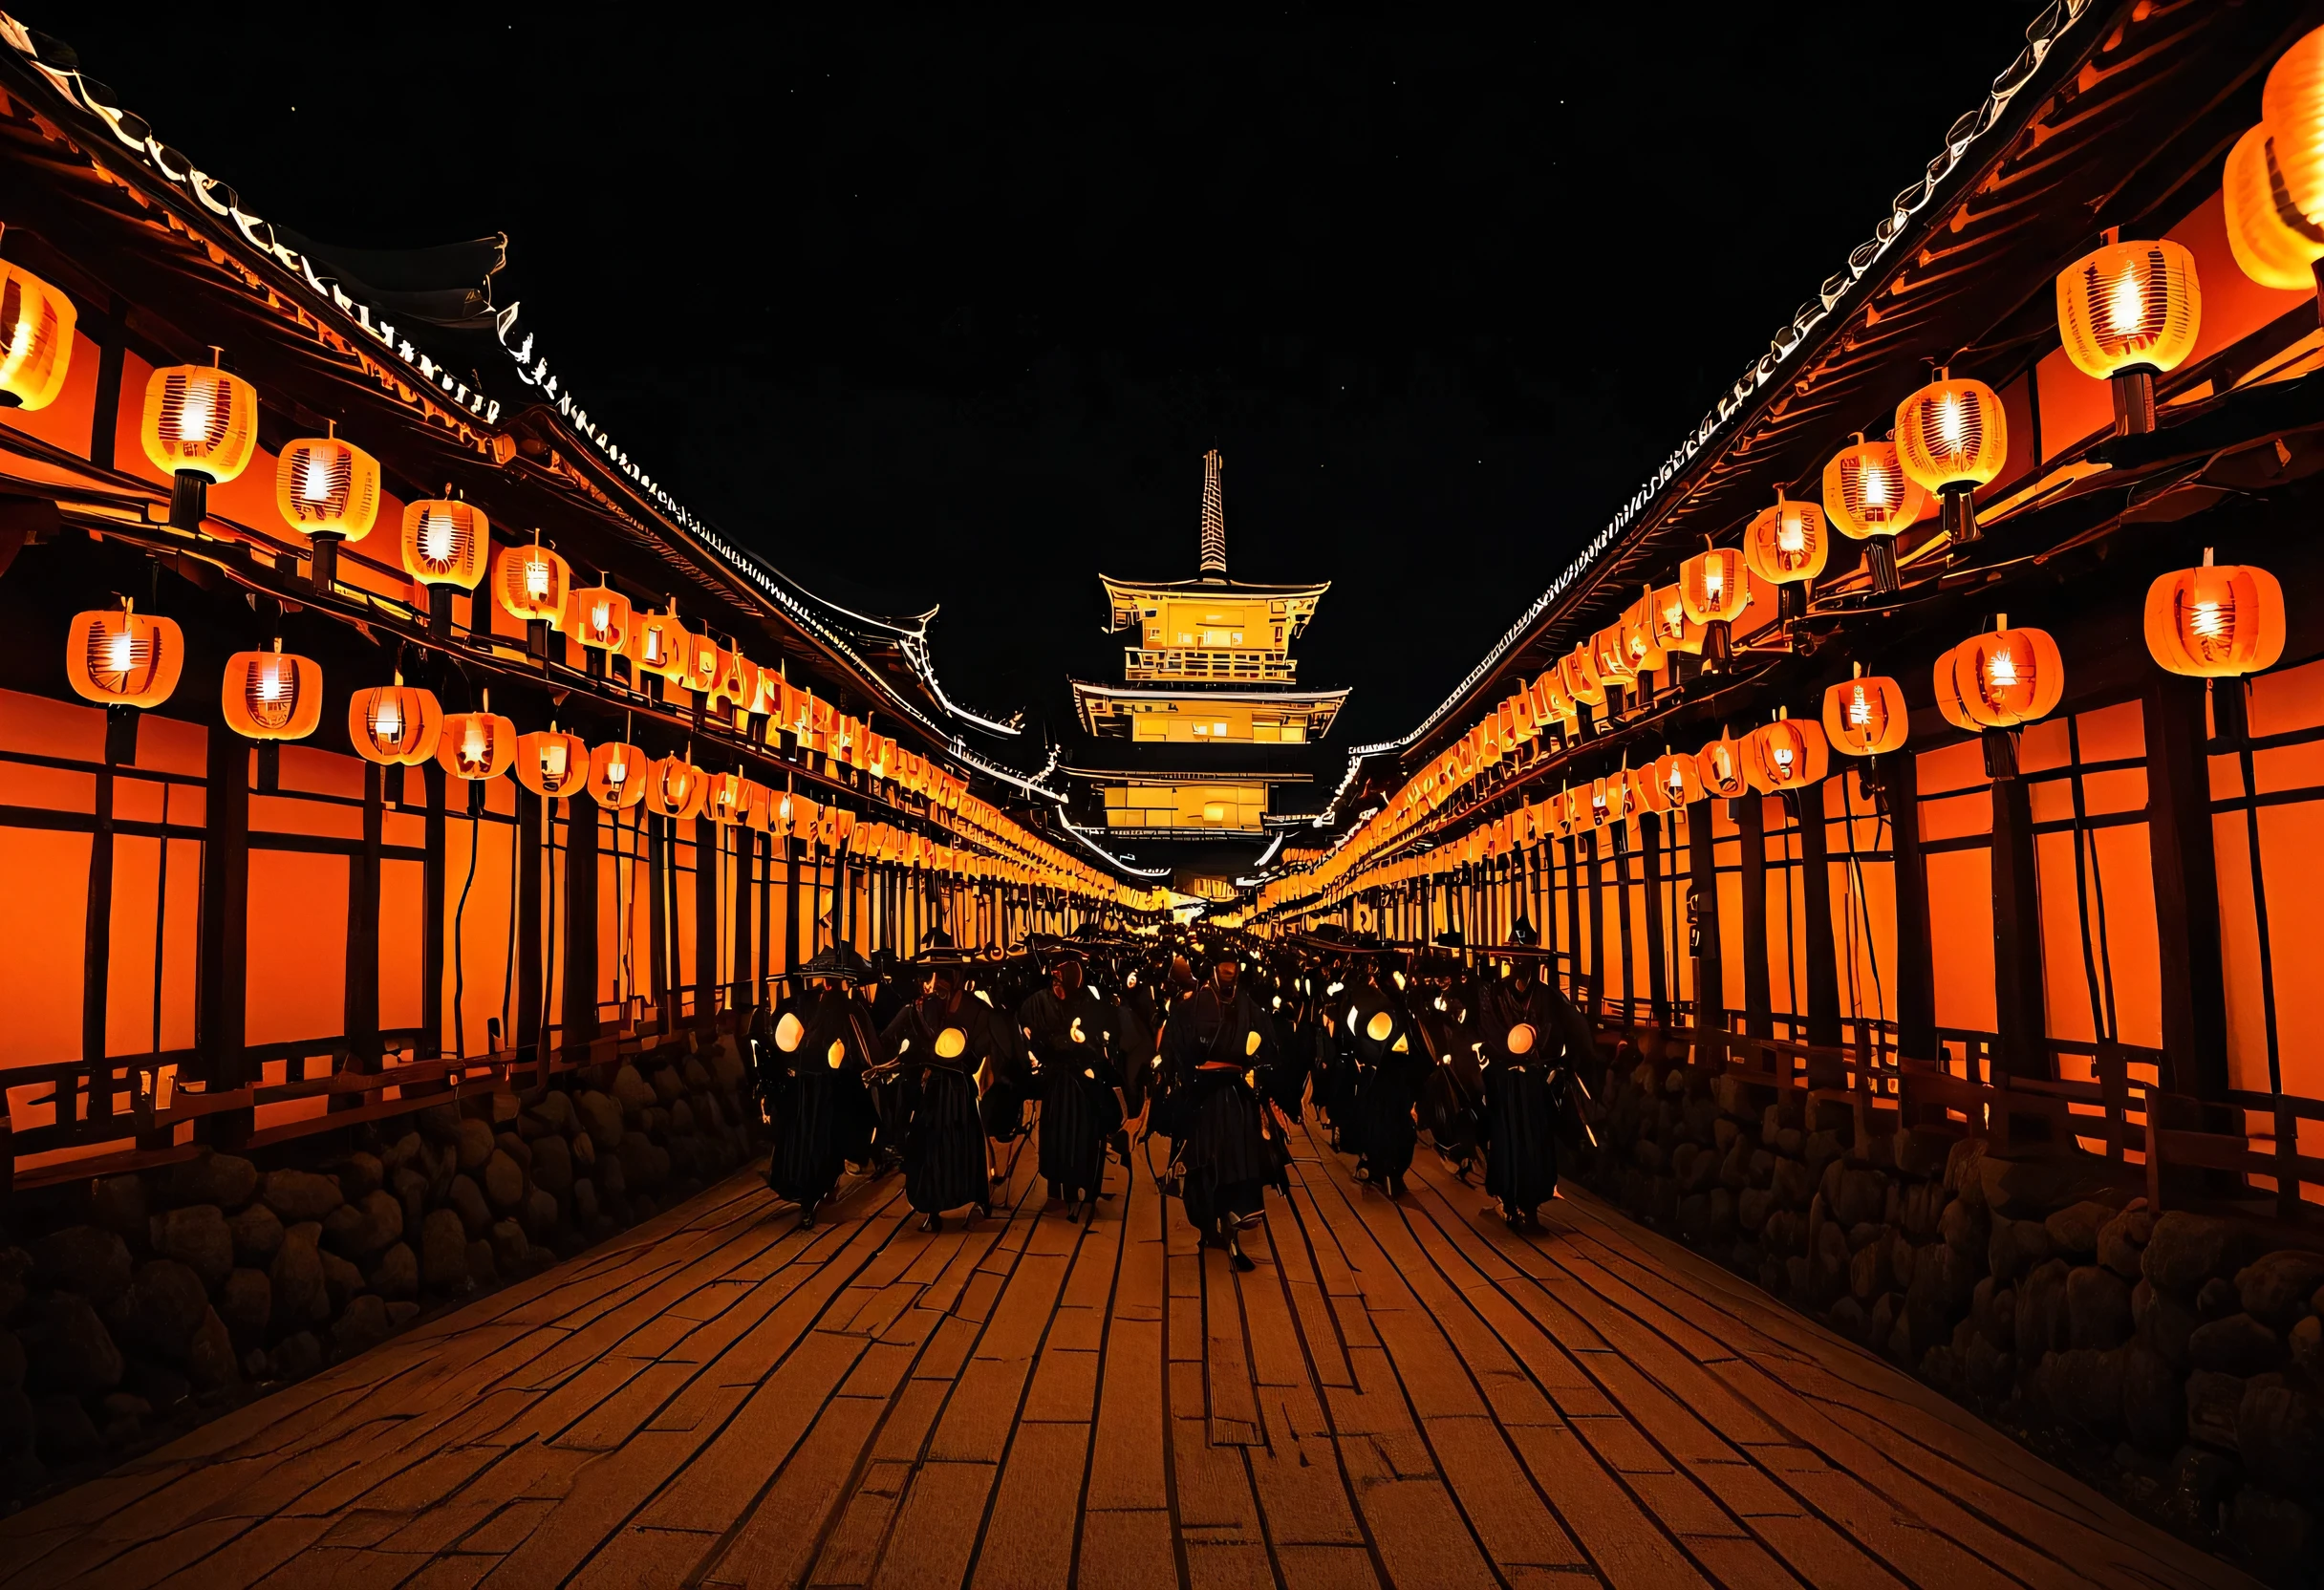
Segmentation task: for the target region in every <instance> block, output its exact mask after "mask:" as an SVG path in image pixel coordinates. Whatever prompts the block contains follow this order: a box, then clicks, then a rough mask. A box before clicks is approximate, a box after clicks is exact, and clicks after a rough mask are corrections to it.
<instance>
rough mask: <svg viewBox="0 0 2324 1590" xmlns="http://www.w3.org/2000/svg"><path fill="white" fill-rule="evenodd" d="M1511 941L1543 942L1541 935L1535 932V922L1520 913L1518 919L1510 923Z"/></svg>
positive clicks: (1519, 942)
mask: <svg viewBox="0 0 2324 1590" xmlns="http://www.w3.org/2000/svg"><path fill="white" fill-rule="evenodd" d="M1509 942H1510V943H1512V944H1539V943H1540V942H1541V935H1539V934H1538V933H1536V932H1534V931H1533V924H1532V923H1531V922H1528V921H1527V920H1525V918H1524V916H1523V915H1521V914H1520V915H1519V916H1518V917H1517V920H1516V921H1514V922H1512V923H1510V924H1509Z"/></svg>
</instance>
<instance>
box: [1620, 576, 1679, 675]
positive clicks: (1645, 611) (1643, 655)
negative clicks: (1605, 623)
mask: <svg viewBox="0 0 2324 1590" xmlns="http://www.w3.org/2000/svg"><path fill="white" fill-rule="evenodd" d="M1622 650H1623V655H1624V656H1625V658H1626V659H1627V660H1628V662H1629V664H1630V672H1631V673H1632V674H1634V675H1636V676H1637V677H1638V678H1639V679H1640V680H1641V681H1644V680H1645V679H1646V676H1647V675H1649V674H1651V673H1653V672H1655V671H1656V670H1657V669H1660V668H1664V667H1667V666H1668V664H1669V660H1670V659H1669V658H1668V656H1667V655H1664V652H1663V646H1662V637H1661V634H1660V633H1659V631H1658V629H1657V627H1656V617H1655V609H1654V590H1653V588H1652V587H1651V586H1648V587H1646V588H1645V589H1643V590H1642V591H1640V592H1639V595H1638V600H1637V601H1635V602H1632V603H1631V604H1630V605H1629V606H1628V607H1627V608H1625V609H1624V610H1623V614H1622ZM1640 694H1641V695H1642V696H1643V695H1644V694H1645V687H1644V684H1643V682H1642V684H1641V687H1640Z"/></svg>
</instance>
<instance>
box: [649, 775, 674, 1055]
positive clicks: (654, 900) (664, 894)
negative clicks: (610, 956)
mask: <svg viewBox="0 0 2324 1590" xmlns="http://www.w3.org/2000/svg"><path fill="white" fill-rule="evenodd" d="M669 821H670V819H668V818H666V817H655V816H651V815H649V816H648V817H647V818H646V820H645V830H646V877H647V879H648V887H649V888H650V889H651V890H652V891H653V894H652V897H651V899H650V900H649V901H648V902H647V905H646V932H647V935H649V936H650V937H651V938H652V939H653V944H652V947H651V948H650V949H649V950H648V952H647V966H646V976H647V978H648V979H649V986H651V987H652V989H653V991H654V1008H655V1009H656V1011H657V1012H659V1013H660V1021H661V1030H662V1031H663V1032H665V1033H667V1032H670V1031H671V1030H673V1029H674V1028H675V1027H676V1025H677V1022H676V1021H675V1020H674V1017H675V1015H676V1012H674V1011H673V1010H672V1009H671V1007H670V920H671V911H670V893H669V891H670V847H669V845H668V844H667V843H666V842H665V840H664V838H663V835H662V829H663V827H664V826H665V825H667V824H668V823H669Z"/></svg>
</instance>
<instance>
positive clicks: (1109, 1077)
mask: <svg viewBox="0 0 2324 1590" xmlns="http://www.w3.org/2000/svg"><path fill="white" fill-rule="evenodd" d="M1017 1021H1018V1026H1019V1028H1020V1030H1021V1031H1022V1032H1023V1034H1024V1037H1025V1043H1026V1046H1027V1047H1028V1048H1029V1049H1030V1050H1031V1051H1032V1055H1033V1062H1034V1065H1035V1067H1036V1070H1035V1075H1034V1085H1035V1086H1036V1088H1037V1089H1038V1092H1039V1097H1040V1099H1041V1173H1042V1174H1043V1175H1044V1176H1045V1177H1046V1178H1048V1183H1049V1196H1050V1197H1051V1198H1054V1199H1059V1200H1062V1201H1063V1202H1064V1203H1065V1206H1066V1214H1067V1216H1068V1217H1072V1216H1074V1215H1076V1214H1079V1212H1080V1206H1081V1205H1082V1204H1083V1203H1085V1202H1086V1203H1087V1204H1088V1205H1089V1208H1090V1210H1091V1213H1092V1214H1093V1215H1094V1214H1095V1211H1096V1207H1097V1194H1098V1192H1099V1190H1100V1189H1101V1188H1102V1187H1103V1186H1104V1185H1105V1180H1106V1143H1107V1140H1108V1138H1110V1137H1111V1136H1112V1135H1113V1134H1114V1132H1115V1131H1116V1130H1118V1129H1119V1128H1120V1127H1121V1124H1122V1107H1121V1099H1120V1095H1119V1094H1118V1093H1117V1092H1116V1091H1115V1089H1114V1081H1113V1079H1114V1064H1113V1057H1112V1056H1111V1054H1110V1053H1109V1052H1108V1050H1109V1048H1110V1045H1111V1043H1112V1036H1113V1035H1112V1032H1111V1030H1110V1029H1109V1028H1108V1026H1107V1025H1106V1022H1107V1021H1108V1013H1107V1010H1106V1003H1105V1001H1104V1000H1103V999H1099V998H1098V997H1097V995H1096V994H1095V993H1093V992H1092V991H1091V990H1090V989H1089V988H1087V986H1085V985H1084V982H1083V970H1082V962H1081V959H1080V957H1079V956H1072V955H1063V956H1059V957H1058V958H1057V960H1056V961H1055V963H1054V964H1053V965H1052V966H1051V967H1050V971H1049V984H1048V986H1047V987H1045V988H1042V989H1038V990H1036V991H1035V992H1034V993H1033V994H1032V995H1031V997H1029V998H1028V999H1026V1000H1025V1001H1024V1003H1023V1005H1022V1006H1021V1007H1020V1008H1019V1010H1018V1013H1017Z"/></svg>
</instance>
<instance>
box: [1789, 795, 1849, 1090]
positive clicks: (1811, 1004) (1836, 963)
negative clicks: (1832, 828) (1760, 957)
mask: <svg viewBox="0 0 2324 1590" xmlns="http://www.w3.org/2000/svg"><path fill="white" fill-rule="evenodd" d="M1843 776H1844V775H1843ZM1796 798H1797V801H1798V803H1799V903H1800V927H1801V930H1802V932H1801V935H1800V936H1801V937H1802V939H1804V940H1805V945H1804V948H1803V949H1802V952H1801V953H1802V954H1803V955H1805V956H1806V957H1807V963H1808V964H1807V978H1806V982H1807V996H1808V1010H1807V1016H1808V1042H1810V1043H1815V1044H1819V1045H1822V1046H1824V1047H1827V1048H1829V1047H1836V1046H1837V1045H1838V1044H1839V1042H1840V954H1839V951H1838V949H1837V948H1836V947H1835V945H1834V942H1833V937H1832V863H1831V854H1830V851H1829V849H1828V848H1827V842H1828V839H1829V835H1828V834H1827V833H1826V832H1825V830H1824V815H1823V785H1822V784H1811V785H1809V786H1808V787H1807V788H1805V789H1802V790H1800V791H1798V792H1797V797H1796ZM1825 1085H1837V1080H1836V1079H1835V1081H1834V1082H1833V1083H1829V1084H1825Z"/></svg>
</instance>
